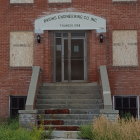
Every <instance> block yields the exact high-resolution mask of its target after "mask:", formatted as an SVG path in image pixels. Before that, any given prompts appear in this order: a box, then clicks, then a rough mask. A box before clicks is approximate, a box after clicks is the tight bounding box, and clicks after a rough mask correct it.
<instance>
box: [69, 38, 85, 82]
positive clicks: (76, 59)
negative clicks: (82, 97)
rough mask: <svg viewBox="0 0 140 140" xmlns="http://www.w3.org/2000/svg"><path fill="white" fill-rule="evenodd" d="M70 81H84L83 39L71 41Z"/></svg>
mask: <svg viewBox="0 0 140 140" xmlns="http://www.w3.org/2000/svg"><path fill="white" fill-rule="evenodd" d="M71 80H84V40H83V39H71Z"/></svg>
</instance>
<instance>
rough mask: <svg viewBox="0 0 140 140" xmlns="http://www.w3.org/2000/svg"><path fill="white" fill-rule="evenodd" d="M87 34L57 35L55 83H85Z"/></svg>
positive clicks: (59, 33)
mask: <svg viewBox="0 0 140 140" xmlns="http://www.w3.org/2000/svg"><path fill="white" fill-rule="evenodd" d="M86 52H87V51H86V33H85V32H80V31H79V32H56V33H55V47H54V53H55V55H54V56H55V59H54V60H55V63H54V67H55V70H54V71H55V74H54V75H55V81H56V82H72V81H75V82H76V81H77V82H80V81H85V80H86V79H87V75H86V71H87V70H86V64H87V62H86V58H87V53H86Z"/></svg>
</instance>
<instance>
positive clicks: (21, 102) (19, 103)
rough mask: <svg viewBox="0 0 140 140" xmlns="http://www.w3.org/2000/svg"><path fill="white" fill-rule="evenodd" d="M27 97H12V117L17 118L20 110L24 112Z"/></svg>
mask: <svg viewBox="0 0 140 140" xmlns="http://www.w3.org/2000/svg"><path fill="white" fill-rule="evenodd" d="M26 98H27V97H26V96H10V117H12V118H13V117H17V116H18V110H24V109H25V104H26Z"/></svg>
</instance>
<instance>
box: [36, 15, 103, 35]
mask: <svg viewBox="0 0 140 140" xmlns="http://www.w3.org/2000/svg"><path fill="white" fill-rule="evenodd" d="M44 30H97V32H106V20H105V19H104V18H101V17H98V16H94V15H91V14H86V13H80V12H62V13H57V14H52V15H47V16H44V17H42V18H39V19H36V20H35V33H43V31H44Z"/></svg>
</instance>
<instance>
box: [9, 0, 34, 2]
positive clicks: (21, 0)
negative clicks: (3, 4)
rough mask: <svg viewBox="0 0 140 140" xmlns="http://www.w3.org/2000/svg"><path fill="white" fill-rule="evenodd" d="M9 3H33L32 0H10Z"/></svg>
mask: <svg viewBox="0 0 140 140" xmlns="http://www.w3.org/2000/svg"><path fill="white" fill-rule="evenodd" d="M10 3H34V0H10Z"/></svg>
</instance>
